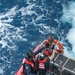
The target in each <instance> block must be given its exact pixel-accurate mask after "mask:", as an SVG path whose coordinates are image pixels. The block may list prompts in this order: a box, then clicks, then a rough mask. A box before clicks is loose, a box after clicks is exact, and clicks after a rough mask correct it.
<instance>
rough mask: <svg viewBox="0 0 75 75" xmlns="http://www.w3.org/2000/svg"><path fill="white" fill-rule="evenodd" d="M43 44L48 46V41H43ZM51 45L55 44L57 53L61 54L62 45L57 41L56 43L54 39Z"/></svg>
mask: <svg viewBox="0 0 75 75" xmlns="http://www.w3.org/2000/svg"><path fill="white" fill-rule="evenodd" d="M44 44H49V41H48V40H44ZM52 44H55V45H57V46H58V49H57V52H58V53H62V51H63V49H64V47H63V45H62V44H61V43H60V42H59V41H57V40H56V39H54V41H53V42H52Z"/></svg>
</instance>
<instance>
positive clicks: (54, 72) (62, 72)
mask: <svg viewBox="0 0 75 75" xmlns="http://www.w3.org/2000/svg"><path fill="white" fill-rule="evenodd" d="M39 47H40V45H38V46H37V47H36V48H35V49H34V51H33V52H36V51H37V50H38V48H39ZM58 52H59V53H58ZM24 62H25V58H24V59H23V61H22V65H21V67H20V68H19V70H18V71H17V72H16V73H15V75H25V74H24V73H23V63H24ZM50 66H51V71H50V72H48V73H47V74H46V75H75V60H73V59H70V58H68V57H66V56H64V55H62V54H60V50H59V51H57V53H56V54H55V58H54V60H53V61H51V62H50Z"/></svg>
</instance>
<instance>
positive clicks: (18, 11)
mask: <svg viewBox="0 0 75 75" xmlns="http://www.w3.org/2000/svg"><path fill="white" fill-rule="evenodd" d="M50 4H52V5H50ZM50 6H51V8H50ZM74 8H75V2H74V0H0V75H14V74H15V72H16V71H17V70H18V69H19V67H20V66H21V62H22V59H23V58H24V54H25V53H26V52H27V51H28V50H30V49H31V50H34V48H35V47H36V46H37V45H38V44H39V43H41V42H42V41H43V40H44V39H47V37H48V36H49V35H50V20H51V26H52V35H53V36H54V37H55V39H58V40H59V41H60V42H61V43H62V44H63V45H64V55H65V56H67V57H69V58H71V59H74V60H75V9H74ZM50 12H51V18H50Z"/></svg>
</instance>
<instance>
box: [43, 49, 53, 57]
mask: <svg viewBox="0 0 75 75" xmlns="http://www.w3.org/2000/svg"><path fill="white" fill-rule="evenodd" d="M43 53H44V54H45V55H46V56H50V55H52V52H51V51H50V50H48V49H46V50H44V51H43Z"/></svg>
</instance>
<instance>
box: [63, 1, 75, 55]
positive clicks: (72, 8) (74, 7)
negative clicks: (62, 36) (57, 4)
mask: <svg viewBox="0 0 75 75" xmlns="http://www.w3.org/2000/svg"><path fill="white" fill-rule="evenodd" d="M62 22H63V23H66V22H68V23H70V25H72V28H70V30H69V32H68V34H67V37H66V39H67V40H68V41H69V43H70V44H71V45H72V51H73V52H74V53H75V2H69V4H68V6H67V7H66V6H64V7H63V16H62ZM70 53H71V52H70ZM72 54H73V53H72ZM72 54H71V55H72ZM72 56H73V55H72Z"/></svg>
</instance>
